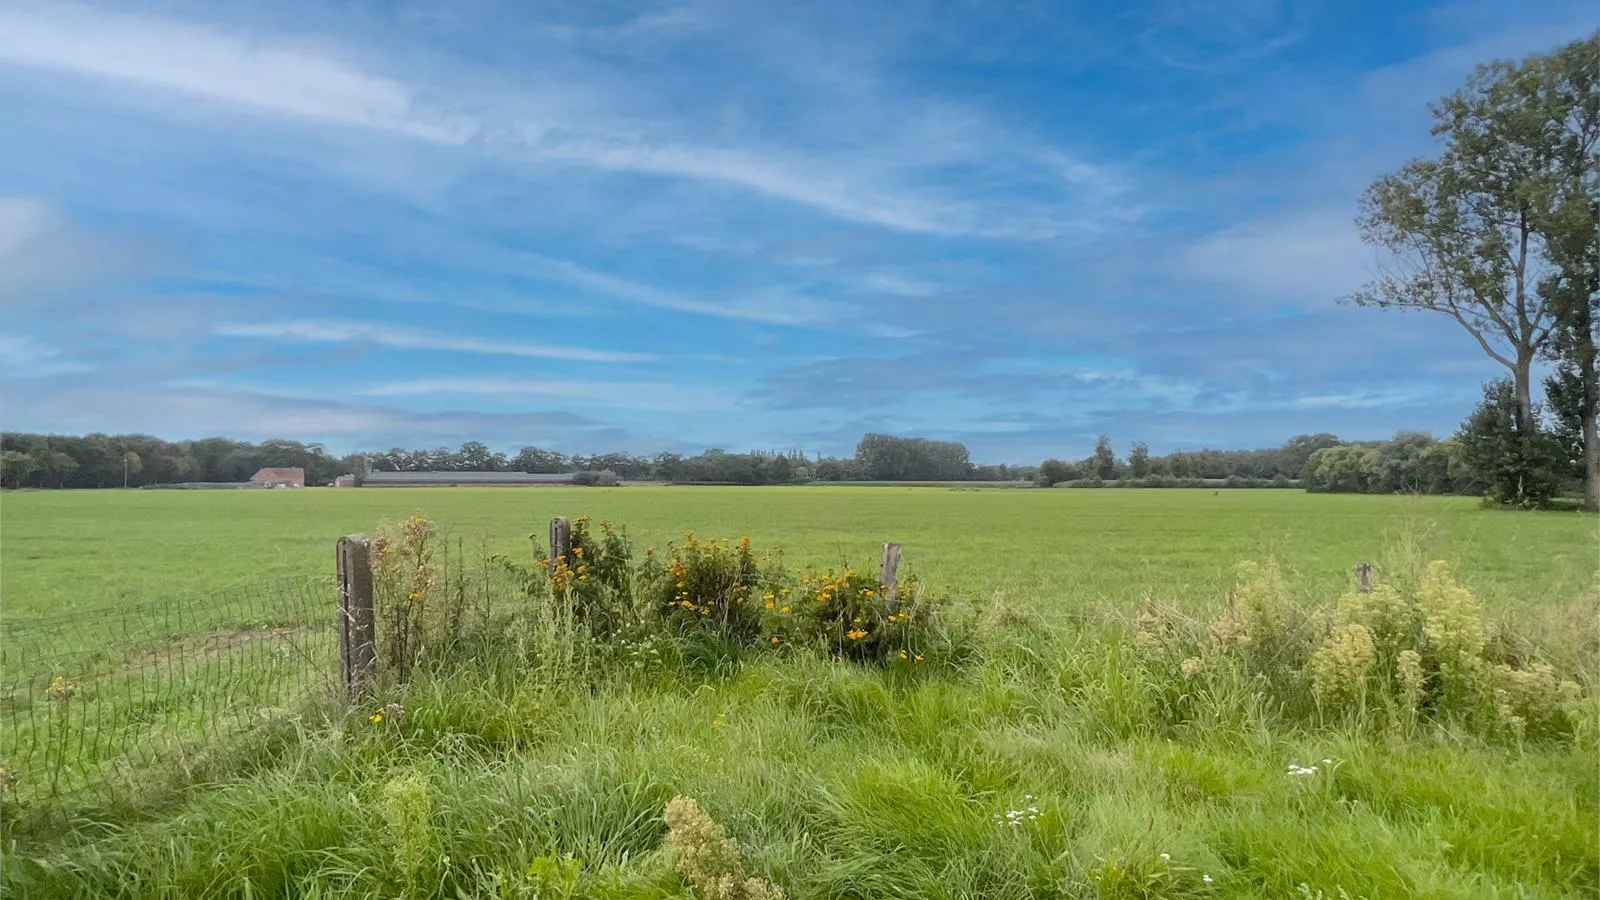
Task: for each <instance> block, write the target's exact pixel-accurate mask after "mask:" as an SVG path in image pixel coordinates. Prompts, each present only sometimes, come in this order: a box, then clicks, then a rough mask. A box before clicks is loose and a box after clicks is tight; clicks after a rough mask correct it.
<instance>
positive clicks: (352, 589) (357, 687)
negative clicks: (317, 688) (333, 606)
mask: <svg viewBox="0 0 1600 900" xmlns="http://www.w3.org/2000/svg"><path fill="white" fill-rule="evenodd" d="M334 559H335V561H336V563H337V567H338V572H339V683H340V685H342V686H343V687H344V691H345V695H346V696H348V697H349V698H350V699H352V700H355V699H358V698H359V697H360V696H361V695H362V694H363V693H365V692H366V690H367V688H368V687H369V686H370V685H371V684H372V679H373V676H374V674H375V673H376V671H377V664H376V660H377V654H376V653H375V650H374V647H373V640H374V631H375V629H374V617H373V612H372V544H371V543H370V542H369V541H368V540H367V538H366V535H361V534H351V535H346V536H344V537H342V538H339V543H338V546H337V547H336V549H335V552H334Z"/></svg>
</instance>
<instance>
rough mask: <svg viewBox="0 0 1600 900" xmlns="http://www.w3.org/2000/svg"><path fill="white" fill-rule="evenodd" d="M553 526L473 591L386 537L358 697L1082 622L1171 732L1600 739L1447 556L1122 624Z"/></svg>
mask: <svg viewBox="0 0 1600 900" xmlns="http://www.w3.org/2000/svg"><path fill="white" fill-rule="evenodd" d="M539 538H540V536H539V535H532V536H530V541H531V542H532V543H533V544H534V548H533V552H532V557H533V561H532V564H531V565H529V564H527V563H526V562H525V561H519V560H513V559H506V558H498V557H497V558H491V559H489V560H487V561H484V562H483V563H481V564H480V566H481V571H480V572H479V573H477V574H478V577H477V578H476V580H475V584H476V585H477V586H475V587H472V588H466V587H464V586H463V581H462V580H461V579H459V578H450V577H442V576H441V573H440V572H439V571H438V566H437V565H436V564H435V561H434V555H433V550H432V549H430V548H432V547H435V546H437V545H438V543H439V540H440V539H439V537H438V535H437V534H435V532H434V529H433V526H432V524H431V523H429V522H427V521H426V520H425V519H422V518H421V517H413V518H411V519H408V520H406V521H405V522H404V523H403V524H402V526H401V527H400V528H399V530H398V531H397V532H395V533H391V534H388V535H385V536H382V537H379V538H376V539H374V540H373V541H372V542H371V545H370V546H371V565H372V577H371V584H372V592H373V606H372V612H371V619H372V621H373V622H374V623H375V629H374V632H373V633H374V646H373V649H372V652H371V653H370V654H367V652H366V651H365V650H362V649H360V648H354V649H353V651H352V652H353V654H354V655H353V656H352V663H351V665H349V666H347V667H346V668H347V670H348V671H354V672H360V673H363V674H361V675H360V676H359V678H358V679H357V683H353V684H351V685H350V689H351V690H352V691H354V692H355V693H356V694H357V695H359V694H360V693H362V692H364V691H366V690H367V689H368V688H369V686H376V688H377V690H378V692H379V693H382V692H383V691H385V690H387V689H388V688H389V686H390V685H397V684H399V683H402V682H404V681H406V680H407V679H408V677H409V676H410V675H411V674H413V673H414V672H416V671H417V670H418V669H419V668H420V669H436V668H439V667H445V668H448V667H451V666H453V665H456V664H459V663H463V662H464V663H465V664H467V665H472V666H478V667H491V668H492V667H495V666H499V665H502V664H503V665H506V666H509V667H511V668H513V669H514V670H515V671H516V672H517V677H519V678H524V679H526V678H529V677H533V678H547V679H550V680H551V681H552V682H561V681H571V680H578V681H580V682H590V681H592V679H593V678H595V677H597V676H600V675H603V674H609V675H620V676H623V677H626V675H627V674H628V672H629V671H630V670H638V669H654V670H658V671H667V670H669V669H673V670H676V671H682V670H683V669H685V668H686V667H691V666H693V667H700V668H702V669H704V668H708V667H709V668H710V669H711V670H713V671H715V670H722V671H727V670H728V664H730V663H735V662H737V661H738V660H739V659H740V658H742V657H744V656H746V655H748V654H777V655H779V656H782V655H785V654H797V653H809V654H816V655H821V656H825V657H829V658H833V659H836V660H840V661H845V662H850V663H855V664H859V665H864V666H874V667H880V668H882V669H884V670H886V671H889V672H896V671H906V672H919V671H926V670H933V669H942V670H948V669H949V668H951V667H958V666H961V665H965V664H966V663H968V662H971V661H974V660H977V659H979V658H982V657H984V656H989V657H991V658H992V657H993V656H994V655H995V654H1005V653H1007V652H1010V651H1009V650H1008V649H1007V648H1008V647H1013V646H1016V645H1017V643H1018V642H1017V640H1016V639H1017V638H1019V637H1020V638H1023V639H1024V640H1026V639H1027V638H1029V637H1030V636H1032V635H1037V634H1040V632H1041V631H1043V632H1048V631H1050V630H1053V629H1052V626H1060V625H1061V624H1063V622H1062V621H1061V620H1069V621H1070V622H1071V624H1072V625H1073V626H1088V627H1091V628H1093V629H1094V631H1093V633H1092V635H1091V637H1092V638H1093V639H1094V643H1092V644H1090V645H1084V646H1106V647H1110V646H1112V645H1119V644H1122V643H1124V642H1126V643H1127V644H1128V645H1130V649H1131V651H1132V652H1131V653H1128V654H1125V655H1121V656H1117V655H1115V654H1110V653H1103V654H1099V655H1096V654H1087V655H1084V656H1083V662H1084V664H1085V665H1089V666H1092V665H1098V664H1101V663H1104V662H1105V661H1106V660H1108V659H1112V658H1113V657H1115V658H1118V659H1122V660H1124V663H1119V665H1132V666H1134V667H1135V669H1134V670H1133V671H1126V670H1124V671H1120V672H1118V673H1116V677H1117V678H1126V679H1132V681H1133V683H1134V684H1135V686H1136V688H1137V690H1136V691H1135V692H1134V694H1133V695H1132V696H1134V697H1136V698H1137V700H1138V702H1140V703H1142V704H1144V705H1145V707H1146V708H1145V711H1144V714H1145V717H1146V721H1148V722H1150V723H1152V725H1153V726H1154V727H1174V728H1176V727H1186V726H1192V725H1193V723H1195V722H1197V721H1202V720H1206V719H1207V717H1208V716H1210V715H1213V714H1214V713H1215V712H1216V710H1205V709H1202V707H1203V706H1204V704H1206V703H1207V702H1212V701H1214V700H1216V698H1219V697H1224V696H1228V697H1233V698H1236V699H1239V700H1240V701H1241V702H1242V703H1243V704H1245V705H1248V706H1250V707H1251V708H1253V709H1256V710H1258V711H1260V710H1271V711H1272V715H1274V716H1284V717H1287V718H1289V719H1292V720H1294V721H1297V722H1300V723H1302V724H1305V725H1308V726H1324V725H1337V726H1340V727H1357V728H1363V729H1391V730H1394V729H1398V730H1409V731H1414V730H1416V729H1419V728H1422V727H1431V728H1436V729H1442V730H1443V732H1450V733H1457V734H1462V735H1471V736H1473V737H1474V738H1475V739H1482V740H1492V741H1500V740H1504V741H1523V740H1567V739H1572V738H1575V737H1577V738H1580V739H1584V740H1593V739H1594V738H1595V735H1594V733H1593V732H1594V731H1595V726H1594V721H1595V716H1594V715H1593V709H1592V707H1593V706H1594V691H1593V689H1592V686H1591V687H1585V686H1584V685H1585V684H1586V683H1589V682H1590V681H1592V678H1591V676H1590V675H1587V674H1585V673H1584V672H1583V671H1582V667H1581V665H1572V664H1570V663H1571V662H1572V660H1571V659H1567V660H1565V661H1564V664H1562V665H1560V666H1558V664H1557V663H1555V662H1552V661H1551V660H1550V659H1548V658H1547V657H1546V654H1545V653H1544V649H1543V648H1540V647H1538V646H1536V645H1535V644H1534V643H1533V642H1531V641H1529V640H1526V639H1525V638H1523V637H1521V636H1520V635H1518V634H1517V633H1516V632H1515V631H1514V630H1512V629H1511V628H1509V627H1507V626H1505V625H1503V624H1500V623H1496V622H1493V621H1491V620H1490V619H1489V618H1488V617H1487V616H1486V615H1485V613H1484V610H1483V608H1482V605H1481V604H1480V603H1479V601H1478V600H1477V598H1476V597H1474V596H1473V594H1472V593H1471V592H1470V591H1469V590H1468V589H1467V588H1465V587H1464V586H1462V585H1461V584H1459V583H1458V582H1457V581H1456V580H1455V578H1454V576H1453V574H1452V572H1451V570H1450V568H1449V566H1448V565H1447V564H1445V563H1443V562H1437V561H1436V562H1432V563H1429V564H1427V565H1425V566H1421V567H1419V568H1418V571H1416V572H1410V573H1398V572H1397V573H1396V574H1395V577H1394V578H1392V579H1386V578H1385V577H1383V574H1382V573H1380V572H1379V571H1378V570H1377V568H1376V567H1374V566H1373V565H1371V564H1368V563H1362V564H1360V565H1359V566H1357V567H1356V568H1355V571H1354V585H1353V587H1352V589H1351V590H1350V591H1349V593H1348V594H1347V595H1345V596H1344V597H1342V598H1338V599H1337V601H1336V602H1334V603H1332V604H1328V603H1319V604H1305V603H1302V602H1298V601H1297V600H1296V599H1294V598H1292V597H1291V593H1290V589H1289V586H1288V584H1287V582H1286V580H1285V579H1284V577H1283V575H1282V574H1281V572H1280V571H1279V569H1278V568H1277V566H1276V565H1275V564H1274V563H1272V562H1271V561H1267V562H1263V563H1257V562H1249V561H1247V562H1243V563H1241V564H1240V565H1239V566H1238V569H1237V572H1236V575H1235V578H1234V583H1233V585H1232V586H1231V588H1230V589H1229V590H1228V592H1227V594H1226V603H1225V604H1224V606H1223V608H1222V610H1221V612H1219V613H1218V614H1217V615H1216V616H1214V617H1212V618H1209V619H1200V618H1194V617H1193V616H1192V615H1190V614H1188V613H1186V612H1184V611H1183V610H1181V609H1178V608H1175V607H1171V606H1167V605H1163V604H1160V603H1156V602H1149V603H1146V604H1144V605H1143V607H1142V608H1140V609H1138V610H1137V611H1136V612H1134V613H1131V614H1130V613H1125V612H1121V611H1115V610H1113V611H1110V612H1108V613H1107V614H1104V615H1095V614H1079V615H1062V614H1052V613H1050V612H1049V611H1047V610H1037V609H1024V610H1017V609H1008V608H1001V607H999V606H997V605H995V604H993V603H988V604H960V603H955V602H952V601H951V600H950V599H949V598H947V597H941V596H938V595H935V594H933V593H931V592H929V591H927V590H926V589H925V587H924V585H923V584H922V583H921V582H920V581H919V580H918V579H916V578H915V577H906V576H905V575H903V574H902V573H901V571H900V567H901V548H900V546H899V545H898V544H894V543H888V544H885V545H884V546H883V554H882V557H881V561H880V565H879V571H878V572H876V573H866V572H859V571H856V570H855V569H852V568H851V567H849V566H848V565H845V566H841V567H839V568H837V569H833V570H823V571H819V570H815V569H808V570H797V569H793V568H790V567H787V566H785V565H784V563H783V554H782V551H781V550H772V551H768V552H761V553H758V552H757V551H755V550H754V549H752V545H751V541H750V539H749V538H748V537H743V538H739V539H737V540H729V539H717V538H713V539H705V538H701V537H698V536H696V535H695V534H693V533H690V532H686V533H684V535H683V536H682V539H681V540H676V541H672V542H669V543H668V544H666V545H665V546H664V547H662V548H655V547H649V548H646V549H645V550H644V552H643V554H642V556H641V555H636V554H635V553H634V551H633V547H632V544H631V542H630V541H629V539H628V536H627V533H626V530H625V529H623V528H619V527H615V526H613V525H612V524H610V523H608V522H605V521H600V522H594V521H592V520H591V519H589V517H587V516H584V517H579V518H576V519H571V520H568V519H566V518H560V517H558V518H556V519H555V520H553V521H552V522H551V524H550V529H549V533H548V544H547V545H545V546H540V543H539ZM459 569H460V567H459V566H458V570H459ZM366 615H367V614H366V613H365V612H362V613H360V614H357V615H356V616H354V617H352V618H351V622H352V623H356V622H359V621H361V620H362V617H364V616H366ZM352 631H353V632H355V631H359V626H356V627H354V628H353V629H352ZM1591 643H1592V641H1591ZM1049 647H1056V648H1057V649H1058V650H1060V652H1071V653H1074V654H1080V655H1081V654H1082V647H1081V646H1080V647H1077V648H1073V649H1071V650H1063V649H1061V645H1060V643H1059V642H1052V641H1050V640H1048V639H1042V640H1040V641H1038V642H1036V644H1035V645H1034V646H1033V647H1031V648H1022V651H1021V653H1020V654H1019V656H1018V658H1019V660H1022V661H1021V662H1019V664H1028V663H1027V662H1026V661H1025V660H1026V659H1029V658H1033V659H1036V658H1037V654H1038V652H1040V648H1049ZM1589 649H1590V650H1591V651H1592V650H1593V649H1594V648H1589ZM1051 652H1054V651H1051ZM1582 652H1583V651H1581V650H1580V652H1579V653H1580V655H1581V654H1582ZM1101 657H1104V658H1101ZM369 659H370V660H371V662H370V663H366V662H363V661H364V660H369ZM1100 674H1101V675H1107V674H1110V673H1104V672H1102V673H1100ZM1097 677H1098V676H1091V675H1087V674H1086V675H1085V677H1084V681H1085V682H1086V683H1092V682H1094V681H1095V680H1096V678H1097ZM397 696H398V695H397ZM381 712H382V710H380V709H374V710H373V711H372V714H373V715H379V714H380V713H381Z"/></svg>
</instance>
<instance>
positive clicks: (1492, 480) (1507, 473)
mask: <svg viewBox="0 0 1600 900" xmlns="http://www.w3.org/2000/svg"><path fill="white" fill-rule="evenodd" d="M1534 412H1535V415H1536V416H1537V413H1538V411H1537V410H1535V411H1534ZM1536 421H1537V420H1536ZM1458 439H1459V440H1460V442H1461V447H1462V458H1463V459H1464V460H1465V462H1466V464H1467V465H1468V466H1469V467H1470V468H1471V469H1472V471H1473V472H1475V473H1477V475H1478V477H1479V478H1480V479H1482V481H1483V483H1484V485H1485V486H1486V487H1487V494H1488V496H1489V497H1491V498H1493V499H1494V500H1495V501H1496V502H1498V503H1503V504H1510V505H1514V506H1519V507H1536V506H1543V505H1545V504H1546V503H1548V502H1549V501H1550V498H1551V497H1553V496H1555V495H1556V493H1557V492H1558V491H1559V490H1560V488H1561V483H1562V473H1563V472H1564V471H1566V470H1567V469H1568V467H1567V466H1566V465H1565V464H1564V463H1563V462H1562V459H1561V446H1560V443H1559V442H1558V441H1557V440H1556V439H1555V438H1554V437H1552V436H1550V435H1549V434H1546V433H1544V432H1542V431H1539V430H1538V429H1537V427H1535V429H1534V430H1532V431H1529V430H1528V429H1526V428H1524V427H1523V426H1522V425H1521V424H1519V422H1518V420H1517V401H1516V394H1515V389H1514V387H1513V386H1512V384H1511V383H1510V382H1509V381H1507V380H1505V379H1500V380H1498V381H1493V382H1490V383H1489V384H1487V385H1485V386H1484V389H1483V403H1482V404H1481V405H1479V407H1478V408H1477V409H1476V410H1474V411H1473V412H1472V414H1471V415H1470V416H1468V417H1467V419H1466V421H1464V422H1462V423H1461V433H1460V435H1459V436H1458Z"/></svg>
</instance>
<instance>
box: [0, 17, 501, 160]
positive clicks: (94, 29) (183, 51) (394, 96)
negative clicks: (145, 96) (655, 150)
mask: <svg viewBox="0 0 1600 900" xmlns="http://www.w3.org/2000/svg"><path fill="white" fill-rule="evenodd" d="M0 64H8V65H13V66H25V67H31V68H40V69H48V70H53V71H59V72H66V73H71V74H76V75H82V76H89V77H94V78H101V79H107V80H112V81H119V82H127V83H131V84H135V85H143V86H146V87H150V88H157V89H165V90H172V91H179V92H181V93H185V94H190V95H193V96H195V97H200V98H205V99H208V100H214V101H218V102H222V103H227V104H232V105H237V106H241V107H247V108H253V109H257V110H260V111H262V112H268V113H275V114H279V115H287V116H297V117H304V118H307V119H315V120H323V121H327V122H334V123H339V124H343V125H355V126H360V127H364V128H375V129H379V130H383V131H393V132H395V133H397V134H402V135H405V136H407V137H412V138H419V139H423V140H430V141H445V142H451V143H456V142H461V141H463V140H465V139H466V138H467V137H468V136H469V133H470V132H469V131H466V130H463V129H462V128H459V127H450V126H449V125H447V124H446V123H444V122H443V121H441V120H440V119H438V118H432V120H431V121H430V120H429V119H430V117H428V116H425V115H423V114H422V113H421V111H420V109H419V108H418V106H417V104H416V99H415V92H414V91H413V90H412V89H411V88H409V87H407V86H406V85H404V84H402V83H401V82H399V81H396V80H393V79H389V78H384V77H381V76H377V75H373V74H371V73H368V72H365V71H362V70H361V69H360V68H357V67H355V66H353V65H350V64H349V63H346V62H344V61H343V60H340V59H339V58H337V57H335V56H331V55H328V54H326V53H322V52H318V51H316V50H313V49H310V48H299V47H295V46H293V45H292V44H289V43H287V42H282V41H280V42H270V41H261V40H250V39H246V38H244V37H241V36H238V35H233V34H229V33H226V32H223V31H218V30H216V29H211V28H204V27H200V26H195V25H190V24H187V23H183V22H177V21H171V20H164V19H158V18H153V17H148V16H140V15H128V14H123V13H116V12H108V11H106V10H103V9H96V8H91V7H86V6H79V5H76V4H72V3H49V4H31V3H30V4H22V5H19V6H15V7H0Z"/></svg>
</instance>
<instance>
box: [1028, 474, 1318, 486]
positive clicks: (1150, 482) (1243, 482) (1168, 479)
mask: <svg viewBox="0 0 1600 900" xmlns="http://www.w3.org/2000/svg"><path fill="white" fill-rule="evenodd" d="M1050 486H1051V487H1061V488H1107V487H1111V488H1212V489H1216V488H1298V487H1300V483H1299V482H1298V481H1295V480H1294V479H1291V478H1286V477H1284V476H1282V475H1279V476H1277V477H1274V478H1246V477H1244V476H1241V475H1230V476H1228V477H1227V478H1178V477H1175V476H1172V475H1147V476H1145V477H1144V478H1118V479H1114V480H1112V481H1103V480H1101V479H1099V478H1078V479H1074V480H1071V481H1062V482H1058V483H1055V484H1053V485H1050Z"/></svg>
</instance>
